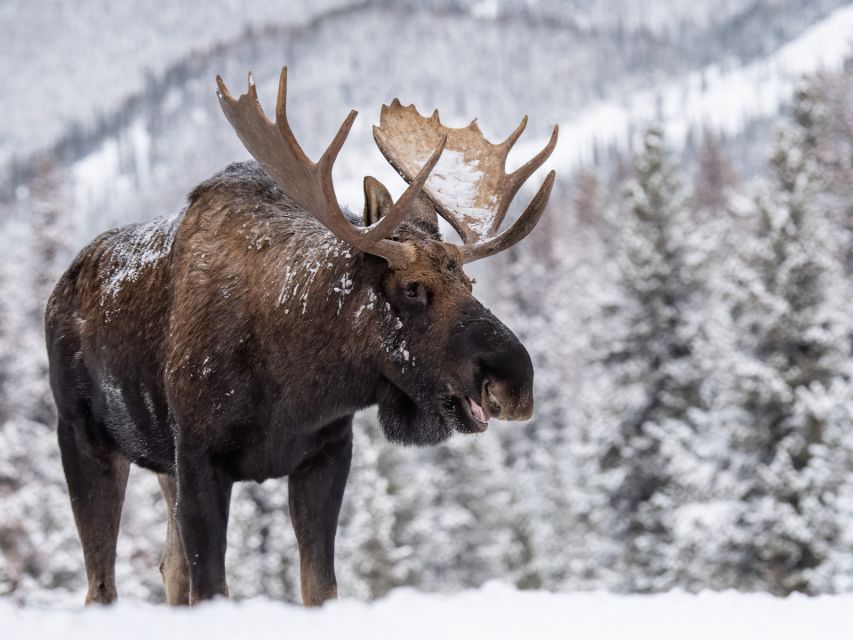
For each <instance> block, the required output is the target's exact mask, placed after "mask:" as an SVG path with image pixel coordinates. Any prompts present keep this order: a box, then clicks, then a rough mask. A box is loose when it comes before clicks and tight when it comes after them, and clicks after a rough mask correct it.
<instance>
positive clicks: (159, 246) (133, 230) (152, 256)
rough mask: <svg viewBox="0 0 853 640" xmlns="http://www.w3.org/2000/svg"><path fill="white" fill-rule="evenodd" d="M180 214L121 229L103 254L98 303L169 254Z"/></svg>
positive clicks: (103, 301)
mask: <svg viewBox="0 0 853 640" xmlns="http://www.w3.org/2000/svg"><path fill="white" fill-rule="evenodd" d="M180 219H181V214H180V213H179V214H177V215H174V216H171V217H164V218H156V219H154V220H152V221H151V222H146V223H143V224H135V225H131V226H129V227H125V228H124V229H123V232H122V234H121V236H119V237H117V238H116V240H115V241H114V242H113V243H112V244H111V245H110V248H109V249H108V250H107V251H106V252H105V254H104V260H103V267H102V268H103V274H102V278H103V283H104V286H103V288H102V299H101V304H104V303H105V302H106V300H107V298H108V297H113V298H114V297H115V296H117V295H118V294H119V292H120V291H121V290H122V288H123V287H124V285H125V284H127V283H129V282H135V281H137V280H138V279H139V278H140V276H141V275H142V274H143V273H144V272H145V271H146V270H147V269H149V268H151V267H153V266H154V265H155V264H156V263H157V262H159V261H160V260H162V259H163V258H165V257H166V256H168V255H169V252H170V251H171V250H172V243H173V242H174V240H175V233H176V232H177V229H178V222H179V220H180Z"/></svg>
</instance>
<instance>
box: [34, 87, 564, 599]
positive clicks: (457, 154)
mask: <svg viewBox="0 0 853 640" xmlns="http://www.w3.org/2000/svg"><path fill="white" fill-rule="evenodd" d="M217 82H218V85H219V90H218V92H217V94H218V96H219V100H220V104H221V106H222V110H223V111H224V113H225V116H226V117H227V119H228V121H229V122H230V123H231V125H232V126H233V127H234V129H235V131H236V132H237V135H238V136H239V137H240V139H241V140H242V141H243V143H244V144H245V146H246V148H247V149H248V150H249V152H250V153H251V154H252V155H253V156H254V157H255V159H256V160H257V163H255V162H249V163H240V164H232V165H230V166H228V167H226V168H225V169H224V170H223V171H222V172H220V173H218V174H217V175H215V176H213V177H212V178H210V179H209V180H207V181H206V182H204V183H202V184H200V185H199V186H197V187H196V188H195V189H194V190H193V191H192V193H190V196H189V202H188V204H187V206H186V208H185V209H184V210H183V211H182V212H181V213H180V214H178V216H176V217H174V218H170V219H161V220H157V221H154V222H150V223H147V224H144V225H131V226H127V227H122V228H120V229H113V230H111V231H107V232H106V233H104V234H102V235H101V236H99V237H98V238H96V239H95V240H94V241H93V242H92V243H91V244H89V245H88V246H87V247H86V248H85V249H83V251H82V252H81V253H80V255H78V256H77V258H76V259H75V260H74V262H73V263H72V264H71V266H70V267H69V268H68V270H67V271H66V272H65V274H63V276H62V278H61V279H60V280H59V282H58V284H57V285H56V288H55V290H54V292H53V294H52V295H51V297H50V300H49V301H48V304H47V310H46V316H45V325H46V334H47V335H46V337H47V348H48V355H49V359H50V383H51V388H52V390H53V395H54V398H55V400H56V405H57V409H58V416H59V419H58V437H59V445H60V449H61V452H62V463H63V467H64V470H65V476H66V479H67V482H68V491H69V494H70V497H71V505H72V507H73V511H74V517H75V520H76V523H77V528H78V531H79V534H80V539H81V541H82V544H83V553H84V556H85V563H86V572H87V576H88V583H89V588H88V594H87V596H86V602H87V603H88V602H101V603H107V602H112V601H113V600H114V599H115V598H116V585H115V571H114V565H115V550H116V536H117V534H118V526H119V517H120V514H121V508H122V502H123V499H124V490H125V484H126V482H127V474H128V467H129V464H130V463H136V464H138V465H140V466H142V467H145V468H147V469H150V470H152V471H154V472H156V473H157V474H159V479H160V485H161V487H162V490H163V495H164V497H165V499H166V502H167V504H168V506H169V509H168V514H169V515H168V528H167V538H166V548H165V552H164V554H163V560H162V562H161V564H160V570H161V572H162V574H163V579H164V582H165V586H166V594H167V598H168V600H169V602H170V603H173V604H180V603H195V602H198V601H200V600H202V599H205V598H210V597H212V596H215V595H218V594H226V593H227V587H226V583H225V563H224V558H225V546H226V542H225V534H226V528H227V521H228V507H229V499H230V494H231V487H232V485H233V483H234V482H236V481H241V480H254V481H263V480H265V479H267V478H274V477H282V476H289V499H290V513H291V517H292V521H293V526H294V529H295V531H296V537H297V540H298V543H299V553H300V561H301V576H302V577H301V580H302V596H303V600H304V601H305V603H306V604H309V605H316V604H320V603H322V602H323V601H324V600H326V599H328V598H331V597H334V596H335V593H336V583H335V571H334V540H335V529H336V527H337V519H338V511H339V509H340V505H341V499H342V496H343V491H344V485H345V484H346V480H347V475H348V473H349V465H350V457H351V447H352V417H353V414H354V413H355V412H356V411H358V410H360V409H363V408H365V407H368V406H370V405H378V407H379V419H380V422H381V425H382V429H383V430H384V432H385V434H386V435H387V437H388V438H389V439H391V440H393V441H395V442H400V443H403V444H415V445H426V444H433V443H437V442H440V441H442V440H444V439H445V438H447V437H449V436H450V435H451V434H452V433H453V432H454V431H458V432H461V433H474V432H480V431H484V430H485V429H486V427H487V425H488V422H489V419H490V418H491V417H497V418H500V419H503V420H523V419H526V418H528V417H529V416H530V414H531V412H532V410H533V367H532V365H531V362H530V357H529V356H528V354H527V352H526V351H525V349H524V347H523V346H522V345H521V344H520V343H519V341H518V340H517V338H516V337H515V336H514V335H513V333H512V332H511V331H510V330H509V329H508V328H507V327H505V326H504V325H503V324H502V323H501V322H500V321H499V320H498V319H497V318H495V317H494V316H493V315H492V314H491V313H490V312H489V311H488V310H487V309H485V308H484V307H483V306H482V305H481V304H480V303H479V302H478V301H477V299H476V298H475V297H474V296H473V294H472V286H471V281H470V280H469V279H468V277H467V276H466V275H465V273H464V272H463V270H462V266H463V264H465V263H466V262H470V261H472V260H477V259H480V258H485V257H487V256H489V255H492V254H494V253H496V252H498V251H501V250H503V249H506V248H508V247H510V246H512V245H513V244H515V243H516V242H518V241H519V240H521V239H522V238H524V237H525V236H526V235H527V234H528V233H529V232H530V230H531V229H532V228H533V227H534V225H535V224H536V222H537V221H538V220H539V218H540V217H541V215H542V213H543V211H544V209H545V206H546V204H547V201H548V196H549V194H550V191H551V187H552V186H553V183H554V172H553V171H552V172H551V173H550V174H549V175H548V177H547V178H546V180H545V182H544V184H543V185H542V186H541V188H540V189H539V191H538V193H537V194H536V196H535V197H534V198H533V200H532V201H531V203H530V205H529V206H528V207H527V209H526V210H525V211H524V212H523V213H522V214H521V216H519V218H518V219H517V220H516V221H515V222H514V223H513V224H512V225H510V226H509V227H508V228H507V229H506V230H504V231H500V230H499V228H500V226H501V223H502V222H503V219H504V217H505V215H506V212H507V209H508V207H509V205H510V203H511V201H512V199H513V197H514V196H515V194H516V193H517V192H518V190H519V188H520V187H521V185H522V184H523V183H524V181H525V180H526V179H527V178H528V177H529V176H530V175H531V174H532V173H533V172H534V171H535V170H536V169H537V168H538V167H540V166H541V165H542V164H543V163H544V162H545V160H546V159H547V158H548V156H549V155H550V153H551V152H552V150H553V149H554V145H555V144H556V140H557V130H556V128H555V129H554V133H553V135H552V136H551V139H550V141H549V142H548V144H547V145H546V147H545V148H544V149H543V150H542V151H541V152H540V153H539V154H538V155H536V156H535V157H534V158H533V159H531V160H530V161H529V162H527V163H526V164H524V165H523V166H522V167H521V168H519V169H518V170H517V171H515V172H513V173H509V174H507V173H506V172H505V160H506V156H507V154H508V153H509V151H510V149H511V147H512V145H513V144H514V143H515V141H516V140H517V139H518V137H519V136H520V135H521V132H522V130H523V129H524V125H525V121H522V123H521V125H520V126H519V127H518V128H517V129H516V130H515V131H514V132H513V133H512V134H511V135H510V136H509V138H507V140H506V141H504V142H502V143H500V144H492V143H490V142H489V141H487V140H486V139H485V138H484V137H483V135H482V133H481V132H480V130H479V128H478V127H477V125H476V124H475V123H474V122H472V123H471V124H470V125H469V126H467V127H464V128H461V129H453V128H448V127H445V126H444V125H442V124H441V122H440V120H439V118H438V113H437V112H436V113H433V115H432V116H431V117H428V118H427V117H423V116H421V115H420V114H419V113H418V112H417V110H416V109H415V108H414V107H411V106H410V107H403V106H401V105H400V103H399V102H398V101H397V100H394V102H392V103H391V105H390V106H384V107H383V108H382V113H381V119H380V125H379V126H378V127H375V128H374V137H375V139H376V142H377V144H378V146H379V148H380V150H381V151H382V153H383V154H384V155H385V156H386V157H387V159H388V160H389V162H390V163H391V164H392V165H393V166H394V167H395V168H396V169H397V170H398V171H399V172H400V174H401V175H402V176H403V178H405V179H406V181H407V182H408V183H409V186H408V188H407V189H406V190H405V192H404V193H403V194H402V196H400V198H399V199H398V200H397V201H396V202H394V201H393V199H392V198H391V196H390V194H389V193H388V190H387V189H386V188H385V187H384V186H383V185H382V184H381V183H380V182H379V181H377V180H376V179H374V178H371V177H369V176H368V177H366V178H365V180H364V192H365V208H364V220H363V221H355V220H352V219H350V218H349V217H348V216H347V215H345V214H344V212H343V211H342V210H341V208H340V207H339V205H338V203H337V200H336V198H335V190H334V186H333V184H332V166H333V164H334V161H335V157H336V156H337V154H338V151H339V150H340V149H341V147H342V145H343V144H344V141H345V139H346V137H347V133H348V132H349V129H350V127H351V125H352V123H353V120H354V118H355V112H352V113H350V115H349V116H348V117H347V119H346V120H345V121H344V123H343V125H342V126H341V128H340V131H338V133H337V135H336V136H335V138H334V139H333V141H332V143H331V144H330V145H329V147H328V149H327V150H326V151H325V153H323V155H322V156H321V158H320V160H319V161H318V162H316V163H315V162H313V161H311V160H310V159H309V158H308V157H307V156H306V155H305V153H304V152H303V151H302V148H301V147H300V146H299V144H298V143H297V141H296V139H295V138H294V136H293V132H292V131H291V129H290V126H289V124H288V121H287V115H286V111H285V98H286V89H287V74H286V70H283V71H282V74H281V81H280V85H279V95H278V103H277V106H276V120H275V122H271V121H270V120H269V119H268V118H267V117H266V116H265V115H264V113H263V112H262V111H261V108H260V105H259V104H258V99H257V95H256V92H255V86H254V82H253V81H252V79H251V75H250V77H249V90H248V93H247V94H245V95H242V96H240V97H239V98H238V99H234V98H232V97H231V95H230V94H229V93H228V90H227V88H226V87H225V85H224V83H223V82H222V80H221V79H219V78H217ZM443 153H445V154H447V158H448V162H445V163H444V164H443V165H442V164H441V158H442V154H443ZM442 166H443V167H444V169H442ZM433 170H436V174H435V175H434V176H432V175H431V172H432V171H433ZM437 215H441V216H442V217H444V218H445V219H446V220H447V221H448V222H449V223H450V224H451V225H452V226H453V227H454V228H455V229H456V231H458V232H459V235H460V237H461V238H462V240H463V242H464V244H463V245H462V246H457V245H454V244H450V243H446V242H443V241H442V239H441V236H440V235H439V232H438V224H437V220H438V219H437Z"/></svg>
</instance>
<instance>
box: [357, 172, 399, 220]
mask: <svg viewBox="0 0 853 640" xmlns="http://www.w3.org/2000/svg"><path fill="white" fill-rule="evenodd" d="M393 206H394V200H393V199H392V198H391V194H390V193H389V192H388V189H386V188H385V185H384V184H382V183H381V182H379V180H377V179H376V178H374V177H373V176H365V178H364V226H365V227H369V226H370V225H372V224H376V223H377V222H379V220H380V219H381V218H382V216H384V215H385V214H386V213H388V211H390V210H391V207H393Z"/></svg>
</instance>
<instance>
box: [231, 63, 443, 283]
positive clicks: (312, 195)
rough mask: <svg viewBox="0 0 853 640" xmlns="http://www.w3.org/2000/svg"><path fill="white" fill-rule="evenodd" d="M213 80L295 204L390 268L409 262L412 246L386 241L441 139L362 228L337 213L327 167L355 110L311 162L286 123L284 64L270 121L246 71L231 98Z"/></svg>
mask: <svg viewBox="0 0 853 640" xmlns="http://www.w3.org/2000/svg"><path fill="white" fill-rule="evenodd" d="M216 84H217V85H218V86H219V90H218V91H217V92H216V95H217V96H218V97H219V104H220V106H221V107H222V111H223V112H224V113H225V117H226V118H228V122H230V123H231V126H232V127H234V130H235V131H236V132H237V135H238V136H239V138H240V140H241V141H242V142H243V145H245V147H246V149H248V150H249V153H251V154H252V155H253V156H254V157H255V159H256V160H257V161H258V162H259V163H260V164H261V166H262V167H263V168H264V169H265V170H266V172H267V173H268V174H270V176H271V177H272V179H273V180H275V182H276V184H278V186H279V187H280V188H281V190H282V191H284V193H286V194H287V195H288V196H289V197H290V198H291V199H292V200H293V201H294V202H296V203H297V204H298V205H299V206H301V207H302V208H303V209H305V211H307V212H308V213H310V214H311V215H312V216H314V217H315V218H316V219H317V221H318V222H320V223H321V224H322V225H323V226H325V227H326V228H327V229H328V230H329V231H331V232H332V233H333V234H335V236H337V237H338V238H339V239H340V240H343V241H344V242H346V243H348V244H351V245H352V246H354V247H356V248H357V249H359V250H360V251H364V252H365V253H371V254H373V255H376V256H380V257H382V258H384V259H385V260H387V261H388V263H389V264H391V265H392V266H402V265H405V264H407V263H409V262H411V261H412V260H413V258H414V249H413V248H412V247H411V246H410V245H408V244H405V243H402V242H396V241H394V240H389V239H388V238H387V236H389V235H390V234H391V233H392V232H393V231H394V229H396V227H397V225H399V224H400V223H401V222H402V221H403V219H404V218H405V217H406V215H407V214H408V212H409V210H410V208H411V205H412V203H413V202H414V199H415V197H416V196H417V194H418V192H419V191H420V190H421V188H422V187H423V185H424V182H426V179H427V177H428V176H429V173H430V171H432V169H433V167H435V165H436V163H437V162H438V159H439V157H440V156H441V152H442V151H443V150H444V145H445V142H446V140H445V138H443V137H441V136H439V137H438V138H437V139H436V144H435V145H434V146H433V150H432V154H431V155H430V154H427V155H426V156H425V163H424V164H423V166H422V167H421V168H420V170H418V171H414V172H412V175H413V176H414V177H413V178H412V179H411V180H410V181H409V187H408V188H407V189H406V191H404V192H403V195H401V196H400V198H399V199H398V200H397V202H396V203H395V204H394V206H393V207H392V208H391V210H390V211H389V212H388V213H387V214H386V215H385V216H383V217H382V218H381V219H380V220H379V222H377V223H376V224H374V225H372V226H370V227H367V228H364V227H357V226H355V225H353V224H352V223H350V221H349V220H348V219H347V217H346V216H345V215H344V213H343V211H341V209H340V206H339V205H338V201H337V198H336V197H335V188H334V186H333V184H332V166H333V165H334V163H335V158H337V156H338V152H339V151H340V150H341V147H342V146H343V144H344V141H345V140H346V138H347V135H348V134H349V131H350V128H351V127H352V123H353V121H354V120H355V117H356V115H357V112H356V111H350V113H349V115H348V116H347V117H346V119H345V120H344V122H343V124H342V125H341V127H340V129H339V130H338V133H337V135H335V137H334V139H333V140H332V143H331V144H330V145H329V148H328V149H326V151H325V152H324V153H323V155H322V156H321V157H320V161H319V162H312V161H311V159H310V158H309V157H308V156H307V155H305V152H304V151H303V150H302V147H300V146H299V143H298V142H297V141H296V137H295V136H294V135H293V131H292V130H291V129H290V124H288V122H287V113H286V109H285V103H286V99H287V67H284V68H282V70H281V78H280V80H279V85H278V101H277V103H276V121H275V122H274V123H273V122H270V121H269V119H268V118H267V117H266V115H265V114H264V112H263V109H261V105H260V103H259V102H258V94H257V91H256V89H255V81H254V78H253V77H252V74H251V72H250V73H249V89H248V92H247V93H245V94H243V95H241V96H240V97H239V98H238V99H236V100H235V99H234V98H233V97H232V96H231V94H230V93H229V92H228V88H227V87H226V86H225V83H224V82H223V81H222V78H221V77H219V76H216Z"/></svg>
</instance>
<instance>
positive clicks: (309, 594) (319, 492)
mask: <svg viewBox="0 0 853 640" xmlns="http://www.w3.org/2000/svg"><path fill="white" fill-rule="evenodd" d="M325 429H326V430H327V431H331V435H336V436H337V437H334V438H333V439H331V440H330V441H329V442H328V443H327V444H326V446H325V447H324V448H323V449H321V450H320V451H319V452H318V453H317V454H316V455H315V456H314V457H312V458H311V459H310V460H308V461H307V462H306V463H304V464H303V465H302V466H301V467H300V468H299V469H298V470H297V471H296V472H295V473H293V474H292V475H291V476H290V478H289V479H288V488H289V489H288V499H289V501H290V518H291V521H292V523H293V530H294V532H295V533H296V541H297V543H298V545H299V565H300V566H299V570H300V581H301V583H302V602H303V603H304V604H305V605H306V606H309V607H313V606H318V605H321V604H323V602H325V601H326V600H329V599H331V598H336V597H337V594H338V586H337V581H336V579H335V533H336V531H337V528H338V515H339V513H340V510H341V502H342V501H343V497H344V488H345V487H346V483H347V477H348V476H349V469H350V462H351V460H352V416H349V417H347V418H342V419H341V420H337V421H335V422H333V423H331V424H330V425H329V426H327V427H326V428H325Z"/></svg>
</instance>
